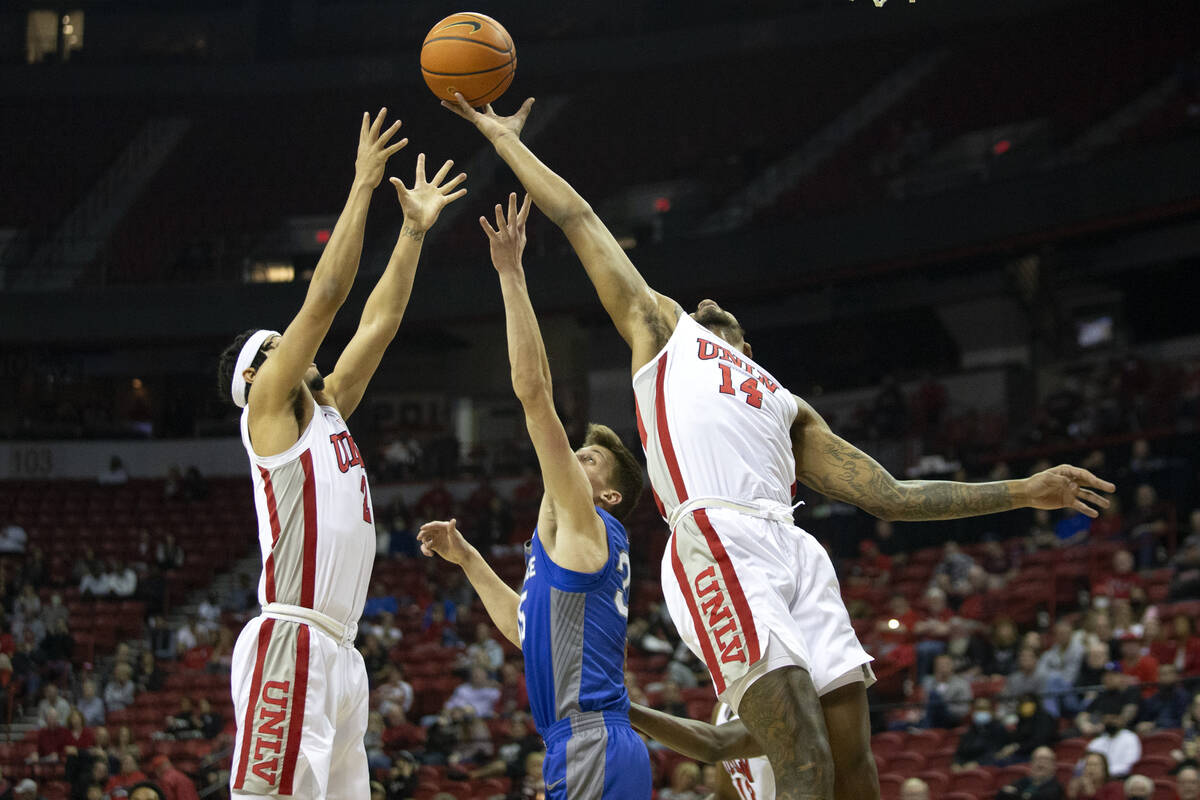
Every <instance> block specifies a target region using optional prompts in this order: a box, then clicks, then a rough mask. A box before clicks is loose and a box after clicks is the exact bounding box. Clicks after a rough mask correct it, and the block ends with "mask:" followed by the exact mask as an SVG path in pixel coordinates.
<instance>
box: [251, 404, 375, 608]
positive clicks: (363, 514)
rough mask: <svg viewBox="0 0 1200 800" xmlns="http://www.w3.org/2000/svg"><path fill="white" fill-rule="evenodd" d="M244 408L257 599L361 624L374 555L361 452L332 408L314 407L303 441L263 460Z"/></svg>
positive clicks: (373, 536)
mask: <svg viewBox="0 0 1200 800" xmlns="http://www.w3.org/2000/svg"><path fill="white" fill-rule="evenodd" d="M248 414H249V409H246V410H245V411H243V412H242V425H241V427H242V444H243V445H244V446H245V448H246V454H247V455H248V456H249V457H250V474H251V478H252V480H253V482H254V507H255V510H256V511H257V513H258V543H259V547H260V549H261V550H262V558H263V574H262V578H261V579H260V580H259V584H258V600H259V603H261V604H262V605H266V604H267V603H286V604H288V605H295V606H302V607H304V608H311V609H313V610H315V611H320V612H321V613H322V614H325V615H327V616H330V617H332V618H333V619H335V620H337V621H338V622H341V623H343V624H349V623H351V622H358V618H359V617H360V616H361V615H362V610H363V604H364V603H366V599H367V584H368V583H369V582H370V580H371V566H372V564H373V563H374V560H375V526H374V524H373V523H372V520H373V519H374V514H373V512H372V510H371V494H370V488H369V487H368V485H367V471H366V468H365V467H364V465H363V459H362V456H361V455H360V454H359V452H358V447H357V446H356V445H355V444H354V439H353V438H351V436H350V432H349V431H348V430H346V423H345V421H344V420H343V419H342V417H341V415H340V414H339V413H338V411H337V409H336V408H334V407H333V406H317V407H316V408H314V409H313V416H312V421H311V422H310V423H309V425H308V428H307V429H306V430H305V431H304V433H302V434H301V435H300V439H299V440H298V441H297V442H296V443H295V444H294V445H292V446H291V447H289V448H288V449H287V450H286V451H285V452H283V453H280V454H279V455H275V456H270V457H268V458H263V457H262V456H259V455H257V454H256V453H255V452H254V448H253V447H251V445H250V433H249V430H248V428H247V419H248Z"/></svg>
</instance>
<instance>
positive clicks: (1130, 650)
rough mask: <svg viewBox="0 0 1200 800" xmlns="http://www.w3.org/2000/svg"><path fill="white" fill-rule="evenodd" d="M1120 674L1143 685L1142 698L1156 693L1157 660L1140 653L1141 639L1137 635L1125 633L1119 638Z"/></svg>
mask: <svg viewBox="0 0 1200 800" xmlns="http://www.w3.org/2000/svg"><path fill="white" fill-rule="evenodd" d="M1121 672H1123V673H1125V674H1126V675H1129V676H1131V677H1133V678H1134V679H1135V680H1136V681H1137V682H1138V683H1140V684H1143V687H1142V696H1143V697H1150V696H1151V695H1153V694H1154V692H1155V691H1156V687H1155V686H1154V684H1155V683H1156V682H1157V681H1158V659H1156V658H1155V657H1154V656H1152V655H1149V654H1144V653H1142V637H1140V636H1138V635H1137V634H1134V633H1127V634H1125V635H1124V636H1122V637H1121Z"/></svg>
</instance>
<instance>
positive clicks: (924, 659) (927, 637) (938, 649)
mask: <svg viewBox="0 0 1200 800" xmlns="http://www.w3.org/2000/svg"><path fill="white" fill-rule="evenodd" d="M925 610H926V614H925V616H924V617H922V618H921V620H920V621H919V622H917V623H916V624H914V625H913V628H912V631H913V635H914V636H916V637H917V639H918V641H917V675H918V677H921V676H924V675H926V674H928V672H929V667H930V665H931V664H932V663H933V658H934V656H936V655H938V654H940V653H944V652H946V640H947V639H948V638H949V636H950V620H951V618H953V616H954V614H953V612H951V611H950V609H949V608H948V607H947V606H946V593H945V592H944V591H942V590H941V589H939V588H938V587H936V586H934V587H930V589H929V591H927V592H926V593H925Z"/></svg>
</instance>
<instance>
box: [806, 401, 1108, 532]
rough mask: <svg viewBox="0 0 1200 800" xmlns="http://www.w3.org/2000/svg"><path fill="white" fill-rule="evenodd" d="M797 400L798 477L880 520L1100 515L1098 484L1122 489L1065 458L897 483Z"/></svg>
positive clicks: (1102, 505) (1105, 503)
mask: <svg viewBox="0 0 1200 800" xmlns="http://www.w3.org/2000/svg"><path fill="white" fill-rule="evenodd" d="M796 405H797V406H799V408H800V412H799V414H797V415H796V421H795V422H794V423H793V424H792V452H793V453H794V454H795V456H796V478H797V480H799V481H800V482H801V483H803V484H804V485H805V486H808V487H810V488H812V489H815V490H816V491H818V492H820V493H821V494H824V495H826V496H828V497H831V498H833V499H835V500H841V501H842V502H845V503H849V504H851V505H854V506H858V507H859V508H861V509H862V510H863V511H866V512H867V513H869V514H873V515H875V516H877V517H879V518H880V519H886V520H903V521H907V522H918V521H922V520H935V519H956V518H959V517H976V516H981V515H983V514H994V513H996V512H998V511H1010V510H1012V509H1014V508H1027V507H1028V508H1042V509H1048V510H1053V509H1057V508H1073V509H1075V510H1076V511H1079V512H1081V513H1083V514H1085V515H1087V516H1089V517H1095V516H1098V512H1097V511H1096V509H1095V508H1093V507H1092V506H1097V507H1099V508H1107V507H1108V500H1107V499H1105V498H1104V497H1101V496H1100V495H1098V494H1096V493H1095V492H1093V491H1091V490H1092V489H1100V490H1102V491H1105V492H1113V491H1115V490H1116V487H1115V486H1113V485H1112V484H1111V483H1109V482H1108V481H1104V480H1101V479H1100V478H1097V477H1096V476H1095V475H1093V474H1092V473H1090V472H1088V471H1087V470H1086V469H1080V468H1078V467H1072V466H1070V465H1066V464H1063V465H1060V466H1057V467H1052V468H1051V469H1048V470H1045V471H1044V472H1039V473H1037V474H1036V475H1032V476H1030V477H1028V478H1023V479H1021V480H1012V481H994V482H991V483H959V482H956V481H898V480H896V479H895V478H894V477H893V476H892V475H891V473H889V472H888V471H887V470H886V469H884V468H883V467H882V466H880V465H879V462H877V461H875V459H873V458H871V457H870V456H869V455H867V454H866V453H864V452H863V451H861V450H859V449H858V448H857V447H855V446H854V445H852V444H850V443H849V442H847V441H846V440H845V439H843V438H841V437H840V436H838V435H837V434H836V433H834V432H833V431H832V430H830V429H829V425H827V424H826V423H825V420H823V419H822V418H821V415H820V414H818V413H817V412H816V411H815V410H814V409H813V407H812V406H810V405H809V404H808V403H806V402H804V401H803V400H801V399H800V398H799V397H797V398H796ZM1089 503H1090V504H1091V505H1089Z"/></svg>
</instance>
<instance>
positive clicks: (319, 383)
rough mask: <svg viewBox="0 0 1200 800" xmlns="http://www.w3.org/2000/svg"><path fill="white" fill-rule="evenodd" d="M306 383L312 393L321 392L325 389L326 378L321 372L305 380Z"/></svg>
mask: <svg viewBox="0 0 1200 800" xmlns="http://www.w3.org/2000/svg"><path fill="white" fill-rule="evenodd" d="M304 382H305V383H306V384H307V385H308V388H309V390H310V391H313V392H320V391H323V390H324V389H325V376H323V375H322V374H321V373H319V372H318V373H317V374H316V375H315V376H313V377H311V378H305V379H304Z"/></svg>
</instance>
